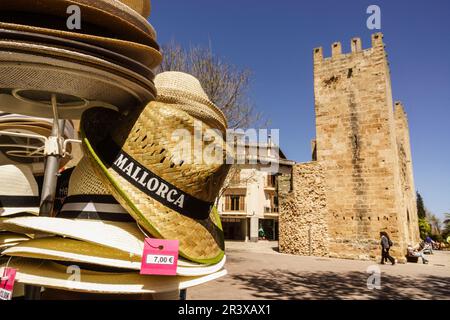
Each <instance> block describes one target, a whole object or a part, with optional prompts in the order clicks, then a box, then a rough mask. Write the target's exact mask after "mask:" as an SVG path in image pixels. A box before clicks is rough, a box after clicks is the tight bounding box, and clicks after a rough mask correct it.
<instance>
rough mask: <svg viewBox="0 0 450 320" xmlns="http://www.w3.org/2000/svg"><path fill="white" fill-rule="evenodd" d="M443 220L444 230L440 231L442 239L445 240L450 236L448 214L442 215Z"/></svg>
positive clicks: (449, 215)
mask: <svg viewBox="0 0 450 320" xmlns="http://www.w3.org/2000/svg"><path fill="white" fill-rule="evenodd" d="M444 215H445V220H444V221H443V224H444V230H443V231H442V237H443V238H444V239H447V238H448V237H449V236H450V213H444Z"/></svg>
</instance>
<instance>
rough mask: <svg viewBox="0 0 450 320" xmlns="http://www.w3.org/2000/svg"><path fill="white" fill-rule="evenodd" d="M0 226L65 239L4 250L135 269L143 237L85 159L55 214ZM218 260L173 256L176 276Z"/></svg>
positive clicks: (197, 271)
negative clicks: (186, 258)
mask: <svg viewBox="0 0 450 320" xmlns="http://www.w3.org/2000/svg"><path fill="white" fill-rule="evenodd" d="M2 227H3V228H4V229H6V230H9V231H14V232H19V233H27V234H29V233H44V234H50V235H60V236H64V237H68V238H71V239H61V238H59V237H49V238H44V239H38V240H33V242H30V243H29V245H27V246H24V247H16V248H15V249H14V250H12V251H8V253H5V254H9V255H13V256H23V257H33V258H41V259H52V260H60V261H77V262H80V263H81V262H84V263H90V264H97V265H106V266H109V267H117V268H126V269H133V270H139V269H140V261H141V259H142V253H143V249H144V238H145V235H144V234H143V233H142V231H141V230H140V229H139V227H138V226H137V223H136V221H135V220H134V219H133V218H132V217H131V216H130V215H129V214H128V213H127V212H126V211H125V209H123V208H122V206H120V204H118V203H117V201H116V200H115V199H114V198H113V197H112V196H111V195H108V191H107V189H106V187H105V186H104V185H103V184H102V182H101V181H100V180H99V179H98V178H97V177H96V175H95V173H94V171H93V169H92V167H91V165H90V162H89V161H88V159H87V158H83V159H82V160H81V161H80V162H79V164H78V166H77V167H76V168H75V169H74V171H73V173H72V176H71V177H70V182H69V190H68V196H67V198H66V200H65V202H64V204H63V207H62V209H61V212H60V213H59V215H58V217H56V218H48V217H18V218H12V219H7V220H4V221H3V222H2ZM74 239H78V240H81V241H76V240H74ZM224 263H225V258H223V259H222V260H221V261H219V262H218V263H216V264H215V265H209V266H208V265H204V264H197V263H193V262H189V261H185V260H183V259H179V260H178V274H179V275H183V276H190V275H200V274H207V273H212V272H216V271H218V270H220V269H221V268H222V267H223V265H224Z"/></svg>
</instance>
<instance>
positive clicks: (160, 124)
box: [80, 73, 229, 263]
mask: <svg viewBox="0 0 450 320" xmlns="http://www.w3.org/2000/svg"><path fill="white" fill-rule="evenodd" d="M171 74H173V75H175V76H176V75H178V73H171ZM173 83H177V81H176V80H173ZM197 84H198V82H197ZM198 86H199V84H198ZM187 88H188V89H190V90H191V91H192V94H191V95H189V94H185V95H183V96H182V94H181V93H182V92H184V90H178V91H176V90H174V96H173V98H174V101H176V102H178V101H183V102H184V106H186V107H185V108H181V107H180V104H179V103H174V104H172V103H169V102H162V101H158V102H151V103H150V104H149V105H147V107H146V108H145V109H144V110H142V111H140V112H137V111H136V112H134V113H130V114H129V115H128V116H124V117H122V118H119V117H118V114H117V113H115V112H109V111H108V110H104V109H100V108H94V109H90V110H88V111H86V112H85V113H84V114H83V117H82V120H81V127H80V130H81V133H82V138H83V145H84V147H85V150H86V153H87V154H88V155H89V158H90V159H91V161H92V163H93V165H94V168H95V169H96V172H97V173H98V174H99V176H100V177H102V179H103V181H104V183H105V185H106V186H107V187H108V188H109V190H110V191H111V193H112V194H113V195H114V197H115V198H116V199H117V200H118V201H119V203H120V204H121V205H122V206H123V207H124V208H126V209H127V211H128V212H129V213H130V214H131V215H132V216H133V217H134V218H135V219H136V220H137V221H138V223H139V224H140V225H141V226H143V227H144V228H145V229H146V230H147V231H148V232H149V233H151V234H152V235H153V236H155V237H159V238H164V239H178V240H179V241H180V255H181V256H183V257H185V258H187V259H189V260H192V261H196V262H199V263H216V262H218V261H220V260H221V259H222V257H223V254H224V253H223V250H224V240H223V231H222V226H221V223H220V218H219V215H218V213H217V211H216V210H211V208H212V207H213V203H214V201H215V199H216V197H217V195H218V194H219V191H220V189H221V187H222V184H223V181H224V179H225V177H226V175H227V173H228V170H229V166H228V165H225V164H224V162H225V161H224V158H225V153H224V152H222V151H221V150H220V151H218V152H219V157H220V158H221V160H223V161H222V162H219V163H212V164H211V163H206V162H204V161H201V163H196V162H195V161H194V163H192V161H191V159H187V158H184V155H179V153H180V152H179V151H180V150H179V149H178V148H177V147H178V145H177V144H178V142H175V141H174V139H173V136H172V134H173V133H174V131H175V130H178V129H181V130H186V132H189V133H191V134H192V133H193V132H194V124H195V121H199V119H206V118H207V119H212V118H213V116H212V115H214V118H217V119H220V118H221V117H222V115H221V113H219V112H216V110H217V109H215V108H211V105H210V104H207V103H206V104H201V103H200V102H199V101H203V100H201V99H200V97H202V96H203V97H204V96H205V95H204V94H203V95H202V94H201V92H202V91H203V90H202V89H201V86H200V87H197V86H195V85H194V84H192V86H191V87H189V86H187ZM157 90H158V92H159V90H160V87H159V86H158V87H157ZM167 92H168V90H167V91H166V95H165V96H164V97H170V96H169V95H168V93H167ZM187 93H190V92H187ZM179 97H181V98H180V99H178V98H179ZM191 97H192V98H193V100H192V104H191V105H190V106H189V102H188V101H189V100H188V99H189V98H191ZM158 99H160V98H158ZM181 99H182V100H181ZM205 109H210V110H208V111H205V112H204V110H205ZM197 117H198V118H197ZM217 122H219V121H217ZM221 122H222V125H223V126H224V125H226V123H224V121H221ZM99 128H101V130H99ZM161 129H163V130H161ZM207 129H221V126H218V127H211V126H209V125H208V124H204V125H203V128H202V130H203V134H205V132H206V130H207ZM191 147H192V146H191ZM208 147H218V148H220V147H223V139H222V137H216V139H215V140H214V141H210V142H209V145H208ZM213 149H214V148H213ZM189 151H192V150H189ZM177 153H178V155H177ZM191 154H192V153H191ZM197 162H198V161H197Z"/></svg>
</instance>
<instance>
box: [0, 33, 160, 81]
mask: <svg viewBox="0 0 450 320" xmlns="http://www.w3.org/2000/svg"><path fill="white" fill-rule="evenodd" d="M0 37H1V39H2V40H4V41H6V40H9V41H20V42H25V43H32V44H39V45H45V46H53V47H55V48H60V49H66V50H71V51H75V52H79V53H84V54H89V55H90V56H92V57H96V58H100V59H103V60H106V61H108V62H111V63H113V64H115V65H119V66H121V67H125V68H127V69H129V70H131V71H133V72H136V73H138V74H140V75H142V76H144V77H146V78H147V79H149V80H153V79H154V78H155V75H154V72H153V70H152V69H151V68H153V67H156V66H157V65H158V64H159V63H160V60H161V59H160V54H159V52H158V54H157V55H156V56H155V59H154V62H153V63H152V64H151V65H150V66H146V65H144V64H142V63H140V62H139V61H136V60H134V59H131V58H129V57H127V56H124V55H123V54H120V53H118V52H116V51H111V50H108V49H105V48H102V47H99V46H97V45H92V44H89V43H85V42H81V41H75V40H70V39H65V38H61V37H55V36H51V35H45V34H41V33H36V32H28V31H19V30H8V29H2V28H0ZM154 51H156V50H154ZM149 56H150V58H151V57H152V55H149Z"/></svg>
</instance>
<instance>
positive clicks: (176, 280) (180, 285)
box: [0, 259, 226, 294]
mask: <svg viewBox="0 0 450 320" xmlns="http://www.w3.org/2000/svg"><path fill="white" fill-rule="evenodd" d="M4 266H5V265H4ZM4 266H2V267H1V268H0V272H3V268H4ZM9 266H10V267H11V268H15V269H17V274H16V282H17V283H19V284H29V285H35V286H42V287H46V288H52V289H63V290H69V291H77V292H89V293H101V294H109V293H110V294H134V293H159V292H172V291H176V290H182V289H187V288H190V287H193V286H197V285H200V284H203V283H206V282H209V281H212V280H216V279H218V278H220V277H223V276H225V275H226V271H225V270H222V271H219V272H216V273H213V274H210V275H206V276H201V277H195V276H194V277H179V276H174V277H166V276H141V275H139V273H131V272H127V273H119V272H117V273H112V272H97V271H90V270H85V269H80V274H79V276H80V277H79V279H80V281H71V280H70V278H69V277H70V274H68V273H67V271H68V267H67V266H65V265H61V264H58V263H54V262H50V261H41V260H34V259H12V260H11V261H10V263H9Z"/></svg>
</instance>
